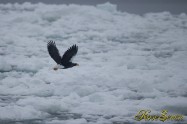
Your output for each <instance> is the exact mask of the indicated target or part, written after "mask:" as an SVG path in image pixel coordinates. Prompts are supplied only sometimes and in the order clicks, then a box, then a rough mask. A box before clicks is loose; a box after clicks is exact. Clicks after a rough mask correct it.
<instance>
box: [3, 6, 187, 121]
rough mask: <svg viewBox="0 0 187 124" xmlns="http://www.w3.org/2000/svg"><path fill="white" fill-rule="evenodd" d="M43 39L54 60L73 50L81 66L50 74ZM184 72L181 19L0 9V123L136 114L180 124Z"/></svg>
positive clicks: (186, 41) (186, 82)
mask: <svg viewBox="0 0 187 124" xmlns="http://www.w3.org/2000/svg"><path fill="white" fill-rule="evenodd" d="M49 40H54V41H56V44H57V47H58V48H59V51H60V53H61V54H63V52H64V51H65V50H67V49H68V48H69V47H70V46H71V45H73V44H77V45H78V46H79V51H78V54H77V56H76V57H75V58H74V60H73V61H74V62H77V63H79V65H80V66H79V67H74V68H70V69H66V70H58V71H54V70H52V68H53V67H54V66H55V65H56V63H55V62H54V61H53V60H52V59H51V58H50V56H49V55H48V52H47V46H46V45H47V42H48V41H49ZM186 74H187V15H186V14H185V13H181V14H180V15H172V14H170V13H169V12H162V13H147V14H145V15H143V16H139V15H135V14H129V13H126V12H120V11H117V9H116V5H113V4H110V3H106V4H102V5H97V6H83V5H45V4H42V3H39V4H30V3H24V4H0V123H6V124H11V123H19V124H20V123H21V124H22V123H23V124H27V123H29V124H30V123H32V124H35V123H36V124H38V123H42V124H44V123H47V124H96V123H98V124H122V123H136V122H137V121H136V120H134V116H135V114H136V113H137V112H138V111H139V110H141V109H150V110H152V111H153V112H155V113H157V112H158V113H160V112H161V111H162V110H163V109H167V110H168V111H169V113H171V114H172V113H173V114H183V115H185V120H184V121H183V122H186V121H187V120H186V116H187V98H186V97H187V75H186ZM155 123H160V122H159V121H157V122H155Z"/></svg>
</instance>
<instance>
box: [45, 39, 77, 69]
mask: <svg viewBox="0 0 187 124" xmlns="http://www.w3.org/2000/svg"><path fill="white" fill-rule="evenodd" d="M47 49H48V52H49V55H50V56H51V58H52V59H53V60H54V61H55V62H56V63H57V66H55V67H54V68H53V69H54V70H58V69H67V68H71V67H73V66H79V64H77V63H72V62H71V59H72V58H73V57H74V56H75V55H76V54H77V51H78V46H76V44H75V45H73V46H71V47H70V48H69V49H68V50H67V51H66V52H65V53H64V55H63V56H62V57H61V56H60V54H59V51H58V49H57V47H56V44H55V42H54V41H49V42H48V44H47Z"/></svg>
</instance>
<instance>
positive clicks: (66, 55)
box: [62, 45, 78, 65]
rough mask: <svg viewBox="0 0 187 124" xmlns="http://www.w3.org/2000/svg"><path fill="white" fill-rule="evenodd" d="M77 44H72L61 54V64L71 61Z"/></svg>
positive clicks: (76, 49) (75, 52)
mask: <svg viewBox="0 0 187 124" xmlns="http://www.w3.org/2000/svg"><path fill="white" fill-rule="evenodd" d="M77 51H78V46H76V45H73V46H71V47H70V48H69V49H68V50H67V51H66V52H65V53H64V55H63V57H62V65H66V64H67V63H68V62H70V61H71V59H72V58H73V56H75V55H76V54H77Z"/></svg>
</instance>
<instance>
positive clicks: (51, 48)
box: [47, 41, 61, 64]
mask: <svg viewBox="0 0 187 124" xmlns="http://www.w3.org/2000/svg"><path fill="white" fill-rule="evenodd" d="M47 49H48V52H49V55H50V56H51V58H53V60H54V61H55V62H56V63H57V64H61V57H60V54H59V51H58V49H57V47H56V44H55V42H54V41H49V42H48V44H47Z"/></svg>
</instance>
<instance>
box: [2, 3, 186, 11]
mask: <svg viewBox="0 0 187 124" xmlns="http://www.w3.org/2000/svg"><path fill="white" fill-rule="evenodd" d="M16 2H17V3H24V2H31V3H38V2H43V3H46V4H80V5H97V4H102V3H106V2H110V3H113V4H116V5H117V7H118V10H120V11H126V12H129V13H134V14H144V13H148V12H163V11H169V12H171V13H172V14H180V13H187V0H37V1H36V0H0V3H16Z"/></svg>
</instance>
